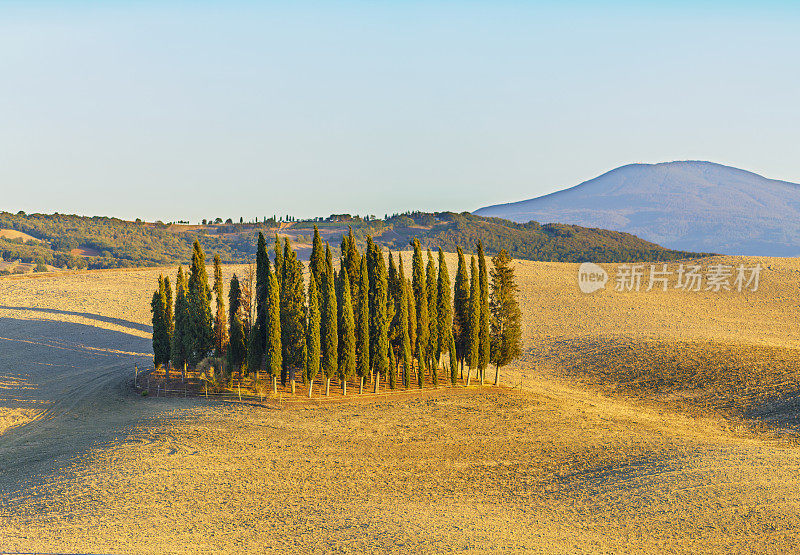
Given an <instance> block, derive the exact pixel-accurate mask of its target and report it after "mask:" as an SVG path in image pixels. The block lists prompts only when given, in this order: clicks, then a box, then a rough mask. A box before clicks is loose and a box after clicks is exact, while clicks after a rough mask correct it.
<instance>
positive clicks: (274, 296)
mask: <svg viewBox="0 0 800 555" xmlns="http://www.w3.org/2000/svg"><path fill="white" fill-rule="evenodd" d="M267 273H268V278H267V280H268V281H267V284H268V286H267V295H268V297H267V318H266V322H265V324H266V328H267V344H266V348H265V349H264V350H265V353H264V354H265V363H266V364H265V366H266V370H267V373H268V374H269V375H270V376H272V392H273V393H277V381H278V374H279V373H280V372H281V369H282V368H283V349H282V345H281V309H280V302H281V301H280V292H279V291H280V288H279V287H278V280H277V278H276V277H275V274H273V273H272V272H271V271H269V270H268V271H267Z"/></svg>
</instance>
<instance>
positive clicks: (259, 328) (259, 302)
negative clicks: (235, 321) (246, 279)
mask: <svg viewBox="0 0 800 555" xmlns="http://www.w3.org/2000/svg"><path fill="white" fill-rule="evenodd" d="M269 274H270V266H269V252H268V251H267V241H266V239H265V238H264V234H263V233H261V232H259V233H258V243H257V245H256V291H255V294H256V317H255V322H253V329H252V330H251V334H252V335H254V336H255V337H254V338H253V343H252V344H253V353H252V355H251V358H252V359H253V361H254V362H255V367H254V368H251V370H252V371H254V372H258V370H260V369H261V367H262V362H263V358H264V349H266V346H267V324H266V322H267V304H268V303H269V292H268V287H269Z"/></svg>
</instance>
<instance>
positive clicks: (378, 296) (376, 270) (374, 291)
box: [367, 236, 389, 392]
mask: <svg viewBox="0 0 800 555" xmlns="http://www.w3.org/2000/svg"><path fill="white" fill-rule="evenodd" d="M367 273H368V275H369V282H370V293H369V301H370V302H369V306H370V347H371V349H370V351H371V352H370V359H371V361H372V371H373V372H374V374H375V384H374V385H375V387H374V391H375V392H377V391H378V388H379V386H380V379H381V376H386V375H387V374H388V371H389V358H388V357H389V336H388V333H389V319H388V316H389V314H388V311H387V307H386V303H387V300H388V293H389V279H388V276H387V274H386V263H385V261H384V259H383V253H382V252H381V248H380V247H379V246H378V245H376V244H375V243H374V242H373V241H372V237H369V236H367Z"/></svg>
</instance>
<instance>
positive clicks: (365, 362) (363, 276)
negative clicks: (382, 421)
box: [353, 256, 370, 393]
mask: <svg viewBox="0 0 800 555" xmlns="http://www.w3.org/2000/svg"><path fill="white" fill-rule="evenodd" d="M360 258H361V260H360V263H359V273H358V278H359V279H358V298H357V299H356V373H357V374H358V377H359V378H360V385H359V393H363V392H364V379H365V378H366V376H367V374H369V369H370V363H369V276H368V274H367V257H366V256H362V257H360ZM353 289H355V285H354V287H353Z"/></svg>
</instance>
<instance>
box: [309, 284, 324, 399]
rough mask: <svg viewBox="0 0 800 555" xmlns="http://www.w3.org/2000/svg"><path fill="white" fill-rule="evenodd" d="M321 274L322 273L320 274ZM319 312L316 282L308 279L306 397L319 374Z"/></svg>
mask: <svg viewBox="0 0 800 555" xmlns="http://www.w3.org/2000/svg"><path fill="white" fill-rule="evenodd" d="M321 275H322V274H321ZM321 318H322V316H321V314H320V310H319V291H318V289H317V282H316V280H314V279H309V280H308V323H307V325H306V330H307V331H306V349H307V357H308V359H307V362H306V372H307V373H308V397H309V398H311V391H312V389H313V388H314V379H316V377H317V374H319V361H320V356H321V349H322V347H321V344H320V322H321Z"/></svg>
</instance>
